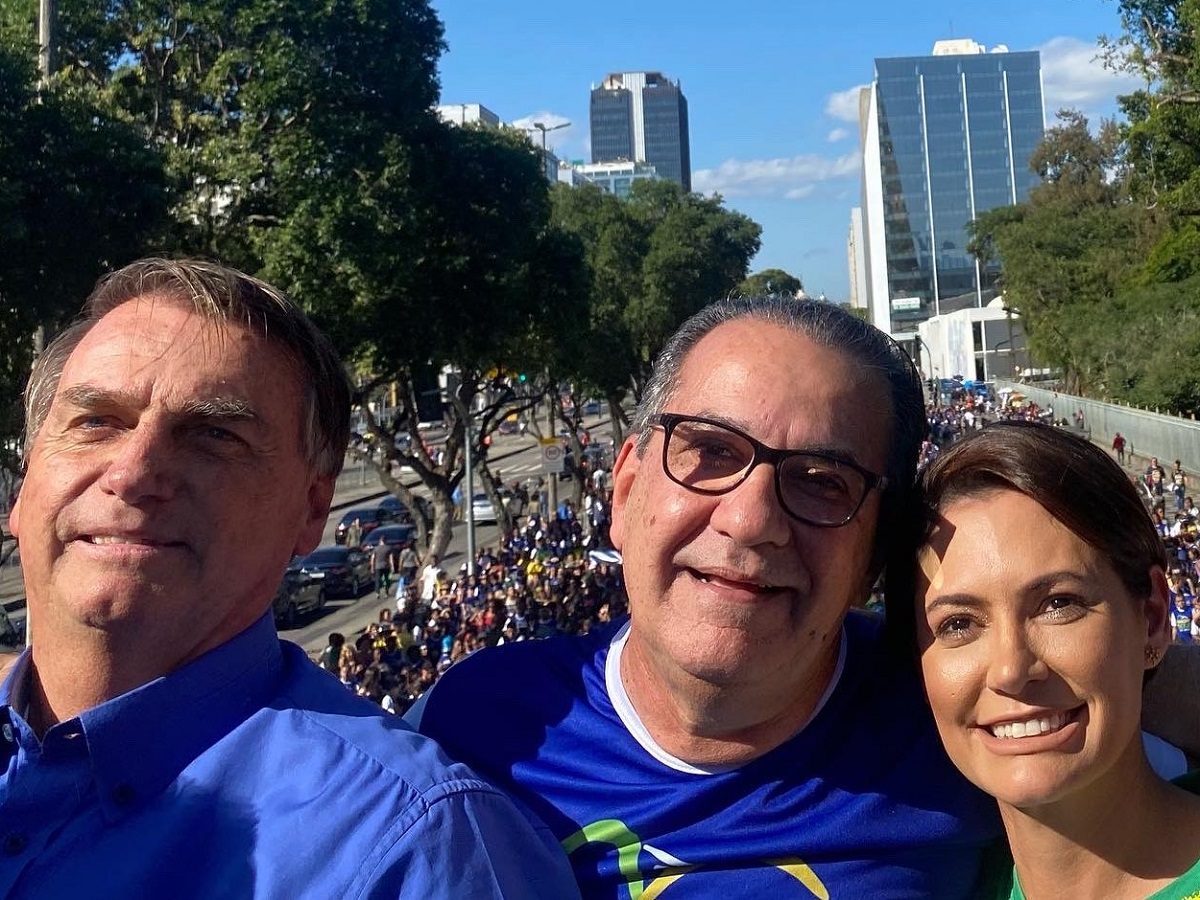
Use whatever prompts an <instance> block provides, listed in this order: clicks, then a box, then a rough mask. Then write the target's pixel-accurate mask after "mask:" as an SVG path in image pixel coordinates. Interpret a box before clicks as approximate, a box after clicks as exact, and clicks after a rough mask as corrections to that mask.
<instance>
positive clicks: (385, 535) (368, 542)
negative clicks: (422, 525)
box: [362, 525, 417, 553]
mask: <svg viewBox="0 0 1200 900" xmlns="http://www.w3.org/2000/svg"><path fill="white" fill-rule="evenodd" d="M416 536H417V529H416V526H414V525H384V526H382V527H380V528H376V529H375V530H374V531H372V532H371V533H370V534H369V535H367V536H366V537H365V538H363V543H362V548H363V552H364V553H370V552H371V551H372V550H374V549H375V545H376V544H378V543H379V542H380V541H383V542H384V543H385V544H387V545H388V546H389V547H391V548H392V549H393V550H397V551H398V550H401V549H403V548H404V547H405V545H407V544H409V543H410V542H411V541H412V540H413V539H414V538H415V537H416Z"/></svg>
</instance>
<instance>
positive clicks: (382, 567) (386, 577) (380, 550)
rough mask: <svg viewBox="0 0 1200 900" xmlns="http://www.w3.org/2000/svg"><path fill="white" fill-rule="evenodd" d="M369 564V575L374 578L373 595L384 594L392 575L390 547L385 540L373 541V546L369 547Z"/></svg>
mask: <svg viewBox="0 0 1200 900" xmlns="http://www.w3.org/2000/svg"><path fill="white" fill-rule="evenodd" d="M370 565H371V575H372V577H373V578H374V579H375V596H376V597H383V596H386V595H387V592H388V588H389V587H390V586H391V575H392V548H391V547H389V546H388V543H387V541H383V540H379V541H376V542H375V546H374V547H372V548H371V556H370Z"/></svg>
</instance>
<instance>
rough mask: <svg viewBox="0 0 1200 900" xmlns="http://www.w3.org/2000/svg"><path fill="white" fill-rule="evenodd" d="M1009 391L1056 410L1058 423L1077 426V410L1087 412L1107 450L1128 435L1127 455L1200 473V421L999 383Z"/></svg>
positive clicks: (1094, 436) (1088, 422) (1092, 429)
mask: <svg viewBox="0 0 1200 900" xmlns="http://www.w3.org/2000/svg"><path fill="white" fill-rule="evenodd" d="M1005 388H1012V389H1013V390H1014V391H1018V392H1020V393H1022V394H1024V395H1025V397H1026V398H1027V399H1028V400H1029V401H1030V402H1031V403H1036V404H1037V405H1038V406H1040V407H1042V408H1043V409H1045V408H1046V407H1047V406H1049V407H1052V408H1053V409H1054V419H1055V421H1060V420H1062V419H1066V420H1067V421H1068V422H1071V423H1074V421H1075V413H1076V411H1077V410H1083V418H1084V428H1085V430H1086V431H1090V432H1091V437H1092V440H1093V441H1095V442H1096V443H1097V444H1099V445H1100V446H1102V447H1104V448H1105V449H1111V447H1112V440H1113V435H1115V434H1116V433H1117V432H1118V431H1119V432H1121V434H1123V435H1124V436H1125V442H1126V443H1125V453H1126V455H1133V454H1136V455H1137V457H1138V458H1139V459H1148V458H1149V457H1151V456H1157V457H1158V461H1159V462H1160V463H1161V464H1162V466H1163V468H1165V469H1166V470H1167V472H1168V473H1169V472H1170V471H1171V467H1172V466H1173V465H1174V462H1175V460H1177V459H1178V460H1180V461H1181V462H1182V463H1183V468H1184V471H1185V472H1188V473H1189V474H1191V475H1192V476H1193V477H1194V476H1195V475H1196V474H1197V473H1200V422H1197V421H1195V420H1193V419H1183V418H1180V417H1179V416H1169V415H1163V414H1161V413H1155V412H1150V411H1147V410H1143V409H1136V408H1134V407H1131V406H1122V405H1120V404H1117V403H1105V402H1104V401H1102V400H1089V399H1087V398H1086V397H1076V396H1074V395H1073V394H1064V393H1062V392H1060V391H1051V390H1046V389H1045V388H1039V387H1033V386H1032V385H1028V384H1018V383H1016V382H1012V381H999V380H998V381H997V382H996V390H997V391H998V392H999V391H1001V390H1003V389H1005ZM1189 480H1190V479H1189ZM1190 489H1191V488H1189V490H1190Z"/></svg>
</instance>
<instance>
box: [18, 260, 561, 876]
mask: <svg viewBox="0 0 1200 900" xmlns="http://www.w3.org/2000/svg"><path fill="white" fill-rule="evenodd" d="M26 403H27V422H28V426H27V435H26V444H25V446H26V449H27V455H26V460H27V474H26V478H25V481H24V484H23V486H22V489H21V494H20V498H19V500H18V501H17V504H16V507H15V508H14V509H13V511H12V515H11V519H10V526H11V528H12V531H13V532H14V533H15V534H16V535H17V536H18V538H19V540H20V546H21V556H22V565H23V569H24V574H25V579H26V588H27V594H28V604H29V611H30V621H31V623H32V634H33V644H32V648H31V649H30V650H28V651H26V653H25V654H23V655H22V657H21V658H20V660H19V661H18V663H17V664H16V666H15V667H14V669H13V670H12V671H11V673H10V674H9V676H8V677H7V679H6V680H5V682H4V684H3V686H2V687H0V896H3V897H14V898H18V897H21V898H23V897H31V898H32V897H36V898H45V897H73V896H87V897H131V896H145V897H159V896H163V897H167V896H169V897H250V896H261V897H321V898H325V897H339V898H340V897H388V896H391V897H396V896H403V897H422V898H425V897H445V898H461V897H471V898H475V897H496V898H500V897H505V898H511V897H530V898H534V897H546V898H559V897H570V896H572V895H573V894H574V892H575V888H574V884H573V879H572V878H571V875H570V870H569V868H568V867H567V865H566V861H565V859H564V858H563V856H562V852H561V850H559V849H558V847H557V846H556V845H555V842H554V841H553V839H552V838H551V836H550V835H549V834H548V833H547V832H546V829H545V827H544V826H542V825H540V824H539V823H538V822H537V821H536V820H534V819H532V817H530V816H529V814H528V813H526V812H525V811H524V810H523V809H521V808H518V807H517V806H516V805H515V804H514V803H513V802H512V801H511V800H509V799H508V798H507V797H506V796H504V795H503V794H501V793H500V792H498V791H497V790H496V789H495V788H494V787H491V786H490V785H488V784H485V783H484V782H482V781H480V780H479V779H478V778H477V777H476V776H475V775H474V774H473V773H472V772H471V771H470V770H468V769H467V768H465V767H464V766H461V765H458V764H455V763H452V762H450V761H449V760H448V759H447V758H446V757H445V756H444V755H443V754H442V753H441V751H440V750H439V748H438V747H437V746H436V745H435V744H434V743H433V742H432V741H430V740H428V739H427V738H423V737H421V736H419V735H416V734H414V733H412V732H411V731H410V730H409V729H408V728H407V727H406V726H404V725H403V723H401V722H399V721H397V720H395V719H393V718H391V717H387V716H384V715H383V714H382V713H381V712H380V711H379V710H378V709H377V708H376V707H374V706H373V705H372V704H369V703H367V702H365V701H358V700H356V699H355V698H353V697H351V696H350V695H348V694H347V692H346V691H345V690H344V689H343V688H342V687H341V685H340V684H338V682H337V681H336V680H335V679H333V678H330V677H329V676H328V675H327V674H325V673H323V672H321V671H320V670H319V669H317V668H316V667H315V666H314V665H313V664H312V663H310V662H309V661H308V660H307V658H306V657H305V656H304V654H303V652H302V651H300V650H299V648H297V647H295V646H293V645H290V644H284V643H282V642H280V641H279V640H278V638H277V637H276V635H275V631H274V626H273V623H272V621H271V613H270V605H271V598H272V594H273V591H274V589H275V586H276V584H277V583H278V580H279V578H280V575H281V573H282V571H283V568H284V566H285V564H286V563H287V561H288V559H289V558H290V557H291V556H292V555H293V554H297V553H306V552H308V551H310V550H312V549H313V548H314V547H315V546H316V544H317V543H318V542H319V540H320V537H321V533H322V529H323V526H324V524H325V520H326V517H327V515H328V510H329V504H330V500H331V497H332V494H333V485H334V480H335V478H336V476H337V473H338V471H339V469H340V467H341V462H342V458H343V455H344V452H345V447H346V441H347V438H348V435H349V388H348V385H347V383H346V378H345V374H344V370H343V369H342V366H341V364H340V362H339V361H338V359H337V356H336V354H334V352H333V350H332V348H331V347H330V346H329V344H328V342H327V341H326V340H325V338H324V337H322V336H321V334H320V333H319V332H317V331H316V330H315V328H313V326H312V325H311V323H310V322H309V321H308V320H307V318H306V317H305V316H304V315H303V313H301V312H300V311H299V310H298V309H297V308H296V307H295V306H294V305H292V304H291V303H290V302H289V301H288V300H287V299H286V298H284V297H283V296H281V295H280V294H279V293H278V292H277V291H275V290H274V289H273V288H271V287H270V286H268V285H266V284H263V283H262V282H259V281H257V280H256V279H252V278H249V277H247V276H244V275H242V274H241V273H238V272H234V271H232V270H228V269H224V268H222V267H219V266H216V265H212V264H209V263H204V262H199V261H183V262H177V261H166V260H143V261H141V262H138V263H134V264H133V265H131V266H128V267H126V268H125V269H123V270H121V271H119V272H117V273H115V274H114V275H112V276H110V277H109V278H108V279H106V280H105V281H103V282H102V283H101V284H100V285H99V286H98V287H97V290H96V291H95V292H94V293H93V295H92V297H91V298H90V299H89V301H88V303H87V305H86V307H85V311H84V316H83V318H82V319H81V321H80V322H79V323H78V324H76V325H74V326H72V327H71V328H70V329H68V330H67V331H66V332H64V333H63V334H62V335H60V336H59V338H57V339H56V340H55V341H54V342H53V343H52V344H51V345H50V346H49V347H48V348H47V349H46V351H45V353H44V354H43V355H42V356H41V357H40V359H39V361H38V363H37V366H36V368H35V371H34V372H33V374H32V376H31V379H30V385H29V388H28V390H27V392H26Z"/></svg>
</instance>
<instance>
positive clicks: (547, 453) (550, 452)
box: [542, 442, 563, 475]
mask: <svg viewBox="0 0 1200 900" xmlns="http://www.w3.org/2000/svg"><path fill="white" fill-rule="evenodd" d="M562 470H563V448H562V446H561V445H560V444H558V443H557V442H555V443H553V444H542V471H543V472H545V473H546V474H547V475H558V474H559V473H560V472H562Z"/></svg>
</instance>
